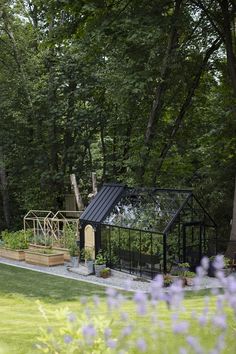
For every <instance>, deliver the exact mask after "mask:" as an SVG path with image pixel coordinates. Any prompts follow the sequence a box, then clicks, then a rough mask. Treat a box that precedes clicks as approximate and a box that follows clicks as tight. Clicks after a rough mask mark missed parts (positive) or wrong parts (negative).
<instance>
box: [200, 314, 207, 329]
mask: <svg viewBox="0 0 236 354" xmlns="http://www.w3.org/2000/svg"><path fill="white" fill-rule="evenodd" d="M198 322H199V324H200V326H201V327H203V326H205V325H206V324H207V316H204V315H200V316H199V317H198Z"/></svg>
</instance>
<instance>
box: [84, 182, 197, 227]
mask: <svg viewBox="0 0 236 354" xmlns="http://www.w3.org/2000/svg"><path fill="white" fill-rule="evenodd" d="M191 196H193V194H192V191H191V190H185V189H160V188H149V189H148V188H130V187H127V186H124V185H120V184H105V185H104V186H103V187H102V188H101V190H100V191H99V192H98V193H97V195H96V196H95V197H94V199H93V200H92V201H91V203H90V204H89V205H88V207H87V208H86V210H85V211H84V212H83V213H82V215H81V217H80V222H81V224H84V223H91V224H95V225H97V224H103V225H108V226H117V227H125V228H130V229H136V230H142V231H148V232H155V233H160V234H162V233H165V232H168V230H169V229H170V228H171V226H172V225H173V224H174V223H175V221H176V219H177V217H178V215H179V213H180V211H181V210H182V209H184V207H185V206H186V205H188V204H189V199H190V197H191Z"/></svg>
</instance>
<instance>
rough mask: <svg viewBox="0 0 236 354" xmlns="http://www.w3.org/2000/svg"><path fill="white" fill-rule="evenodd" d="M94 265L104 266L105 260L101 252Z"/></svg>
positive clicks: (100, 251)
mask: <svg viewBox="0 0 236 354" xmlns="http://www.w3.org/2000/svg"><path fill="white" fill-rule="evenodd" d="M95 264H97V265H102V264H106V258H105V256H104V255H103V253H102V250H99V252H98V254H97V256H96V259H95Z"/></svg>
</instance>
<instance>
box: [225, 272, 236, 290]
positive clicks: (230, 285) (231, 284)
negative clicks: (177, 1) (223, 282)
mask: <svg viewBox="0 0 236 354" xmlns="http://www.w3.org/2000/svg"><path fill="white" fill-rule="evenodd" d="M227 290H228V291H229V293H230V294H235V293H236V279H235V278H234V277H233V276H232V275H230V276H228V278H227Z"/></svg>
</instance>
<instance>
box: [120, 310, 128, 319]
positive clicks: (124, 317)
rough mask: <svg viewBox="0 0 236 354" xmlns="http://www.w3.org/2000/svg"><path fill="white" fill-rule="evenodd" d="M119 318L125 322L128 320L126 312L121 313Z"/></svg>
mask: <svg viewBox="0 0 236 354" xmlns="http://www.w3.org/2000/svg"><path fill="white" fill-rule="evenodd" d="M120 318H121V320H122V321H127V320H128V318H129V315H128V313H127V312H122V313H121V314H120Z"/></svg>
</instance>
